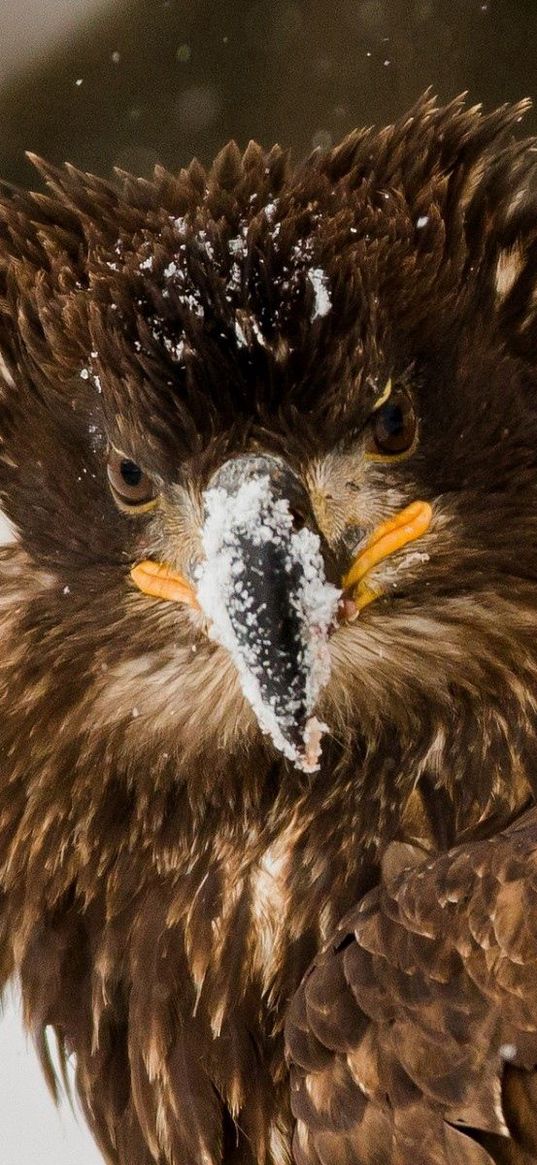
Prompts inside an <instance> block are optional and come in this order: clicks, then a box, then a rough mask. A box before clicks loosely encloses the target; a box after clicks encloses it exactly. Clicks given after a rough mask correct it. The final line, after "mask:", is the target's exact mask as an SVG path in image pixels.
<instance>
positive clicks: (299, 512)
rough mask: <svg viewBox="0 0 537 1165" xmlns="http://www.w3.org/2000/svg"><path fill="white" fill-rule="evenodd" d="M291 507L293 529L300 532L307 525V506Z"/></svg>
mask: <svg viewBox="0 0 537 1165" xmlns="http://www.w3.org/2000/svg"><path fill="white" fill-rule="evenodd" d="M289 509H290V513H291V517H292V519H293V529H294V530H296V532H297V534H298V533H299V532H300V530H303V529H304V526H306V525H307V521H308V515H307V514H306V511H305V508H304V509H303V508H302V507H300V506H290V507H289Z"/></svg>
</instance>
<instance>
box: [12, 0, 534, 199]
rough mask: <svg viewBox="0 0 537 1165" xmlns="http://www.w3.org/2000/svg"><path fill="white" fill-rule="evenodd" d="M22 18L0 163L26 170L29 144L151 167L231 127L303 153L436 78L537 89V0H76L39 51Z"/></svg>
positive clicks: (462, 85) (393, 110)
mask: <svg viewBox="0 0 537 1165" xmlns="http://www.w3.org/2000/svg"><path fill="white" fill-rule="evenodd" d="M27 2H28V0H0V62H1V59H2V17H3V20H4V24H5V27H6V29H7V21H8V18H9V21H10V22H11V25H13V22H14V21H15V30H16V29H17V23H16V22H17V20H20V19H22V18H23V17H24V15H25V4H26V3H27ZM55 2H56V4H57V3H58V0H41V10H43V9H45V10H46V9H47V6H49V8H50V9H51V12H52V9H54V5H55ZM30 7H31V5H29V7H28V12H27V13H26V15H27V16H28V18H30V16H31V13H30ZM18 27H19V32H21V36H20V41H21V44H20V49H18V50H17V51H18V52H19V53H20V56H18V57H17V58H16V60H15V62H14V64H12V65H11V67H10V70H9V74H8V76H7V78H6V77H5V76H4V79H3V81H0V174H2V175H3V177H4V178H7V179H10V180H15V181H19V182H23V183H26V182H28V181H32V180H34V179H32V171H31V168H30V166H29V164H28V162H26V161H25V160H24V157H23V152H24V150H25V149H31V150H35V151H37V152H38V153H41V154H43V155H44V156H46V157H47V158H49V159H51V160H53V161H64V160H70V161H72V162H75V163H76V164H78V165H80V166H82V167H84V168H87V169H91V170H94V171H95V172H97V173H100V174H108V173H109V172H110V170H111V168H112V166H114V165H119V166H123V167H125V168H127V169H132V170H133V171H135V172H137V173H140V174H147V173H148V172H150V170H151V168H152V166H153V164H154V162H156V161H157V160H158V161H162V162H164V163H165V164H167V165H168V166H169V167H171V168H172V169H175V168H177V167H179V166H180V165H182V164H184V163H185V162H187V161H189V160H190V158H191V157H192V155H194V154H196V155H197V156H198V157H200V158H201V160H202V161H208V160H209V159H210V158H211V156H213V155H214V153H215V152H216V151H217V150H218V149H219V147H220V146H221V145H222V144H223V143H224V142H225V141H226V140H227V139H228V138H230V137H235V138H236V139H237V140H238V142H239V143H240V144H241V145H245V144H246V142H247V141H248V139H249V138H250V137H255V138H257V139H258V140H260V141H261V142H262V143H263V144H265V145H270V144H272V143H273V142H274V141H276V140H277V141H279V142H280V143H282V144H285V145H290V146H292V147H293V150H294V152H295V154H296V155H297V156H301V155H303V154H304V153H306V152H308V151H309V150H310V149H311V148H312V147H313V146H315V145H320V146H321V147H326V146H328V145H330V144H331V142H332V141H336V140H337V139H339V138H340V137H341V136H342V135H343V134H344V133H345V132H346V131H347V130H349V129H350V128H351V127H353V126H355V125H359V124H365V123H370V122H377V123H379V122H384V121H388V120H392V119H393V118H394V117H396V116H397V115H398V114H399V113H401V112H403V111H404V110H405V108H406V107H407V106H408V105H410V103H411V102H412V101H413V100H414V99H415V98H416V97H417V96H418V95H419V94H420V93H421V92H422V91H423V90H424V89H425V88H426V87H427V86H429V85H431V86H432V88H433V89H434V91H435V92H436V93H437V94H438V95H439V97H440V98H441V99H447V98H449V97H453V96H454V95H455V94H457V93H459V92H460V91H462V90H465V89H467V90H468V91H469V96H470V98H471V100H472V102H473V101H476V102H479V101H481V102H483V104H484V105H485V106H486V107H491V106H494V105H497V104H499V103H501V102H504V101H510V100H517V99H518V98H520V97H523V96H530V97H537V0H488V2H485V0H331V2H327V0H310V2H306V0H295V2H293V3H290V2H289V0H213V2H208V0H128V2H125V3H122V2H121V0H111V2H110V3H109V4H108V5H107V4H106V3H104V4H101V7H100V8H99V9H98V12H97V15H95V14H94V13H92V11H91V3H90V2H89V0H88V4H87V7H86V8H84V0H79V3H78V15H77V21H75V22H73V20H71V22H70V25H69V28H68V31H64V29H63V27H62V24H61V20H60V24H59V27H58V26H56V27H55V35H54V38H53V41H52V43H51V41H50V38H49V39H48V40H47V39H46V38H44V39H42V41H41V43H40V45H39V50H38V51H37V50H34V51H31V50H29V49H28V47H27V46H26V50H25V36H24V35H23V34H22V30H21V26H18ZM30 40H31V37H30ZM0 76H1V72H0ZM77 82H78V84H77ZM527 125H528V126H529V128H530V129H533V130H537V115H535V114H531V115H530V116H529V118H528V119H527Z"/></svg>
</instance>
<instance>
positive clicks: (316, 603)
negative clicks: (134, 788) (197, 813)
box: [0, 99, 537, 771]
mask: <svg viewBox="0 0 537 1165" xmlns="http://www.w3.org/2000/svg"><path fill="white" fill-rule="evenodd" d="M520 114H521V107H517V108H515V109H504V110H501V111H499V112H497V113H495V114H492V115H490V116H486V117H485V116H482V115H481V114H480V113H479V111H477V110H466V109H465V108H464V106H463V104H462V103H461V102H456V103H453V104H452V105H451V106H449V107H447V108H443V109H439V108H437V107H436V106H435V105H434V103H433V102H432V101H430V100H429V99H423V100H422V101H421V102H420V103H419V104H418V106H417V107H416V108H415V109H414V110H412V111H411V112H410V114H409V115H408V116H407V117H405V118H404V119H403V120H402V121H401V122H399V123H398V124H396V125H395V126H392V127H390V128H388V129H387V130H384V131H382V132H380V133H377V132H374V131H364V132H359V133H356V134H353V135H351V136H350V137H349V138H347V139H346V140H345V141H344V142H343V143H342V145H341V146H339V147H338V148H336V149H334V150H333V151H331V152H329V153H326V154H322V153H317V154H315V155H314V156H313V157H312V158H310V159H309V160H308V161H307V162H306V163H304V164H303V165H302V166H300V167H299V168H298V169H296V170H292V169H291V168H290V166H289V163H288V160H287V158H286V156H285V154H284V153H283V152H282V151H281V150H279V149H277V148H275V149H274V150H272V151H271V152H269V153H266V152H264V151H263V150H262V149H261V148H260V147H258V146H257V145H255V144H251V145H250V146H249V147H248V149H247V150H246V152H245V153H243V154H241V152H240V151H239V149H238V147H237V146H235V145H234V144H231V145H230V146H228V147H226V148H225V149H224V150H223V151H222V153H221V154H220V155H219V157H218V158H217V159H216V161H215V163H214V165H213V166H212V168H211V169H210V170H209V171H208V172H205V171H204V170H203V169H202V167H201V166H200V165H199V164H198V163H197V162H194V163H192V165H191V166H190V167H189V169H188V170H183V171H181V172H180V174H179V175H178V176H173V175H171V174H169V173H168V172H166V171H164V170H162V169H157V171H156V172H155V176H154V179H153V180H152V181H141V180H137V179H135V178H132V177H131V176H129V175H125V174H120V175H119V177H118V182H117V183H116V184H113V183H109V182H106V181H104V180H102V179H97V178H93V177H91V176H88V175H86V174H82V173H80V172H78V171H76V170H75V169H74V168H72V167H67V168H65V169H62V170H59V169H56V168H54V167H51V166H48V165H45V164H44V163H41V162H38V165H39V167H40V168H41V170H42V171H43V173H44V176H45V179H46V182H47V185H48V191H47V193H46V194H27V193H22V192H13V193H11V194H10V195H9V196H6V197H5V199H4V201H3V203H2V207H1V215H2V217H1V242H0V273H1V274H0V277H1V281H2V282H1V298H0V347H1V350H2V352H3V369H4V372H3V389H2V426H1V431H2V442H1V445H0V490H1V496H2V501H3V506H4V508H5V511H6V513H7V514H8V516H9V518H10V519H11V521H12V522H13V524H14V526H15V528H16V530H17V532H18V550H17V551H16V552H14V556H13V557H12V558H10V560H9V561H10V563H11V566H10V568H9V569H10V570H11V572H12V576H13V599H12V600H11V605H9V604H8V615H6V618H8V619H9V620H10V629H11V633H12V636H13V642H15V641H16V638H17V636H19V637H20V634H21V632H22V631H24V633H25V634H26V635H27V636H28V635H29V636H30V637H31V641H32V653H33V654H32V665H31V666H34V667H35V658H36V655H39V654H40V653H41V655H42V656H43V660H44V661H45V663H46V666H45V671H46V674H47V676H48V677H49V680H50V685H51V686H50V691H49V699H51V698H52V692H53V690H56V689H55V688H54V685H55V684H58V683H59V684H61V685H66V687H67V691H68V692H70V693H71V697H70V699H71V704H69V699H67V697H66V699H67V703H68V704H69V707H70V709H71V712H70V714H71V716H73V715H74V711H73V709H74V708H75V704H76V716H77V718H78V719H77V723H78V725H79V729H80V731H81V732H82V731H83V729H84V725H86V726H88V725H90V723H93V722H94V721H97V722H98V723H99V724H100V725H101V727H102V726H103V724H104V725H105V726H106V730H107V731H109V732H110V733H116V734H121V740H122V741H124V740H125V739H126V736H125V734H127V735H128V738H129V740H130V739H132V740H133V741H135V742H138V744H139V746H140V747H142V745H143V744H144V743H147V742H149V741H151V742H152V743H153V744H154V742H155V741H157V742H159V743H160V745H161V747H162V749H163V750H166V755H167V754H168V751H167V750H170V749H171V750H172V751H174V750H175V753H176V755H177V756H178V757H180V758H181V764H182V765H187V764H188V760H189V758H192V757H193V756H195V755H198V754H201V753H203V754H204V755H205V757H206V758H207V757H212V758H222V757H226V758H227V759H228V760H229V758H233V757H236V756H237V755H239V754H242V753H244V752H247V751H248V750H249V749H250V750H251V749H252V748H262V749H264V750H267V751H268V754H269V755H279V754H283V755H284V756H285V757H287V759H288V761H289V762H290V764H292V765H294V766H295V767H296V768H299V769H300V768H302V769H305V770H306V771H310V770H312V769H315V768H316V767H318V765H319V763H321V765H322V758H321V760H320V759H319V758H320V755H321V738H322V737H323V736H326V739H327V741H332V742H335V744H334V747H335V746H336V745H337V747H338V748H339V750H340V751H342V752H343V753H344V754H345V753H347V754H349V753H351V752H352V747H353V742H354V741H355V740H356V739H357V737H358V736H360V734H363V736H364V737H365V738H369V739H371V738H372V734H373V736H374V733H375V731H377V728H378V725H379V724H380V723H381V722H382V721H383V720H384V721H385V720H386V719H387V718H388V719H390V718H391V720H392V722H393V723H394V724H395V725H398V726H399V727H400V728H401V730H403V728H402V726H404V729H405V731H407V732H408V733H412V731H414V730H415V729H416V726H417V725H418V724H419V723H420V717H421V718H423V716H424V715H425V714H426V713H425V710H426V709H427V708H428V707H429V704H428V701H429V700H430V698H431V696H432V694H434V700H435V701H436V702H437V703H438V702H443V703H444V705H449V706H450V707H451V708H453V709H455V713H454V714H455V715H456V708H457V702H458V706H461V705H462V703H463V702H464V700H465V699H466V698H468V697H469V696H470V695H475V693H476V692H478V693H481V695H482V697H483V699H485V700H486V699H489V700H493V699H494V700H497V701H498V700H500V699H501V698H503V697H505V698H506V699H507V698H508V695H509V693H511V694H512V692H513V690H514V688H515V687H516V685H517V683H518V682H519V680H520V675H521V670H520V669H522V670H523V669H524V668H532V667H533V657H534V654H535V653H534V651H533V635H534V626H535V622H534V621H535V613H536V605H537V604H536V586H535V580H536V578H537V540H536V536H535V532H536V510H535V500H534V499H535V496H536V493H535V489H536V486H537V453H536V450H537V413H536V409H535V398H534V392H535V374H534V371H533V368H534V363H533V362H534V357H535V352H534V347H535V327H534V319H535V294H534V290H535V281H534V277H533V268H532V257H533V252H534V250H535V246H536V244H535V241H534V237H533V234H532V232H533V233H534V227H533V225H531V224H532V223H534V221H535V219H534V218H532V216H531V214H530V209H529V208H530V203H531V205H533V203H532V196H531V195H530V194H529V193H528V188H529V177H528V176H529V175H530V174H531V172H532V170H533V165H534V163H533V159H532V155H531V154H530V153H528V150H527V148H526V149H522V148H521V147H519V146H515V145H513V144H512V142H511V137H510V135H511V131H512V128H513V125H514V123H515V122H516V121H517V120H519V118H520ZM533 266H534V265H533ZM6 569H7V568H6ZM6 609H7V608H6ZM24 629H25V630H24ZM29 667H30V662H29V661H28V660H22V661H21V659H20V656H19V669H22V672H21V675H24V673H25V669H28V668H29ZM20 682H21V690H22V683H23V681H22V679H21V681H20ZM25 683H26V690H28V678H27V677H26V680H25ZM502 694H503V696H502ZM88 731H89V728H88ZM322 747H323V748H324V744H323V746H322ZM219 763H220V761H217V760H216V759H214V764H215V765H217V764H219ZM209 768H210V765H209Z"/></svg>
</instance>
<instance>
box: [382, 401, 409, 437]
mask: <svg viewBox="0 0 537 1165" xmlns="http://www.w3.org/2000/svg"><path fill="white" fill-rule="evenodd" d="M382 428H383V434H382V435H383V437H401V436H402V435H403V433H404V430H405V417H404V413H403V410H402V408H401V405H390V404H387V405H385V406H384V408H383V410H382Z"/></svg>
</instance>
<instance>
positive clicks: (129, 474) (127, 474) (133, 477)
mask: <svg viewBox="0 0 537 1165" xmlns="http://www.w3.org/2000/svg"><path fill="white" fill-rule="evenodd" d="M119 469H120V473H121V476H122V478H123V481H124V482H125V485H130V486H131V487H132V486H136V485H139V484H140V482H141V480H142V470H141V469H140V466H139V465H136V463H135V462H134V461H128V460H125V461H122V462H121V465H120V467H119Z"/></svg>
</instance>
